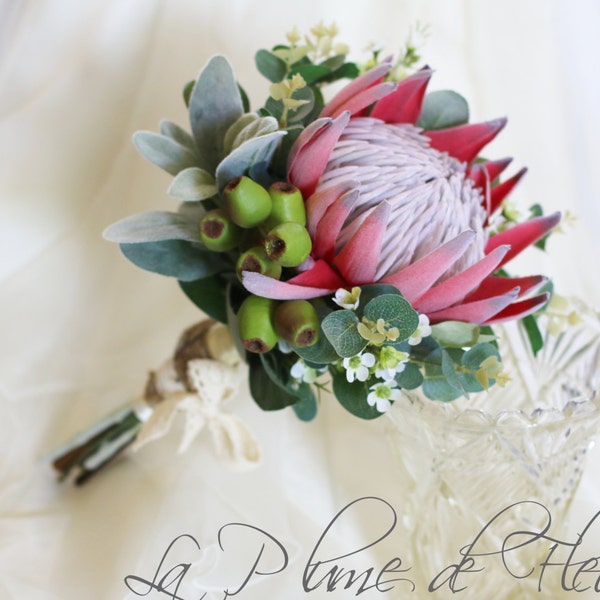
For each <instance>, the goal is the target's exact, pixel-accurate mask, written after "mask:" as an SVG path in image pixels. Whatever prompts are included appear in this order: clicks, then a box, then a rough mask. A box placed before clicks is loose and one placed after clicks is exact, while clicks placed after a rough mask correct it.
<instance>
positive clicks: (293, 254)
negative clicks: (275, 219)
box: [265, 222, 312, 267]
mask: <svg viewBox="0 0 600 600" xmlns="http://www.w3.org/2000/svg"><path fill="white" fill-rule="evenodd" d="M311 250H312V241H311V239H310V235H309V233H308V231H307V230H306V227H304V226H303V225H300V223H289V222H288V223H280V224H279V225H277V226H276V227H274V228H273V229H271V231H269V233H268V234H267V237H266V238H265V252H266V253H267V256H268V257H269V259H271V260H272V261H275V262H276V263H279V264H280V265H281V266H282V267H297V266H298V265H300V264H302V263H303V262H304V261H305V260H306V259H307V258H308V255H309V254H310V251H311Z"/></svg>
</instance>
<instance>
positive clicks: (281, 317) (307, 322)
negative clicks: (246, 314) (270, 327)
mask: <svg viewBox="0 0 600 600" xmlns="http://www.w3.org/2000/svg"><path fill="white" fill-rule="evenodd" d="M274 321H275V331H277V333H278V334H279V335H280V336H281V337H282V338H283V339H284V340H285V341H286V342H288V344H291V345H292V346H296V347H299V348H306V347H307V346H312V345H313V344H315V343H316V342H317V340H318V339H319V329H320V323H319V316H318V315H317V311H316V310H315V307H314V306H313V305H312V304H311V303H310V302H309V301H308V300H287V301H286V302H282V303H281V304H280V305H279V306H278V307H277V309H276V310H275V317H274Z"/></svg>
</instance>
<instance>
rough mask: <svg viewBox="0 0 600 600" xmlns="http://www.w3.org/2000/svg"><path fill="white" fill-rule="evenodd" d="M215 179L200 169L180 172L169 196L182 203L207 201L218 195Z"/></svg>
mask: <svg viewBox="0 0 600 600" xmlns="http://www.w3.org/2000/svg"><path fill="white" fill-rule="evenodd" d="M218 191H219V190H218V189H217V184H216V183H215V179H214V177H213V176H212V175H211V174H210V173H209V172H208V171H205V170H204V169H201V168H200V167H189V168H187V169H184V170H183V171H180V172H179V173H178V174H177V175H176V176H175V179H173V181H172V182H171V185H170V186H169V189H168V190H167V194H169V196H171V197H172V198H176V199H177V200H181V201H182V202H197V201H199V200H207V199H208V198H212V197H213V196H215V195H216V194H217V193H218Z"/></svg>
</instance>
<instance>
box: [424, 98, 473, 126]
mask: <svg viewBox="0 0 600 600" xmlns="http://www.w3.org/2000/svg"><path fill="white" fill-rule="evenodd" d="M468 121H469V105H468V104H467V101H466V100H465V99H464V98H463V97H462V96H461V95H460V94H457V93H456V92H453V91H451V90H440V91H438V92H430V93H429V94H427V95H426V96H425V100H424V102H423V110H422V111H421V117H420V118H419V121H418V123H417V126H418V127H422V128H423V129H425V131H431V130H435V129H446V128H447V127H456V126H457V125H464V124H465V123H467V122H468Z"/></svg>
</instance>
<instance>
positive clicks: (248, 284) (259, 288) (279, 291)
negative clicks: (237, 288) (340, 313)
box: [242, 260, 347, 300]
mask: <svg viewBox="0 0 600 600" xmlns="http://www.w3.org/2000/svg"><path fill="white" fill-rule="evenodd" d="M242 283H243V285H244V287H245V288H246V289H247V290H248V291H249V292H251V293H253V294H257V295H258V296H263V297H264V298H272V299H273V300H295V299H298V300H306V299H308V298H318V297H319V296H325V295H327V294H331V293H332V292H334V291H335V290H337V289H339V288H341V287H346V285H347V284H346V282H345V281H344V280H343V279H342V278H341V277H340V276H339V275H338V274H337V273H336V272H335V271H334V270H333V269H332V268H331V267H330V266H329V265H328V264H327V263H326V262H325V261H322V260H317V261H315V264H314V266H313V267H312V269H309V270H308V271H303V272H302V273H300V274H299V275H296V277H294V278H292V279H290V280H289V281H279V280H278V279H273V278H272V277H267V276H266V275H261V274H260V273H254V272H251V271H243V272H242Z"/></svg>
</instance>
